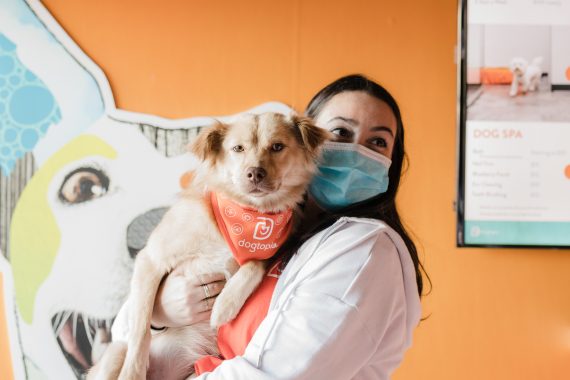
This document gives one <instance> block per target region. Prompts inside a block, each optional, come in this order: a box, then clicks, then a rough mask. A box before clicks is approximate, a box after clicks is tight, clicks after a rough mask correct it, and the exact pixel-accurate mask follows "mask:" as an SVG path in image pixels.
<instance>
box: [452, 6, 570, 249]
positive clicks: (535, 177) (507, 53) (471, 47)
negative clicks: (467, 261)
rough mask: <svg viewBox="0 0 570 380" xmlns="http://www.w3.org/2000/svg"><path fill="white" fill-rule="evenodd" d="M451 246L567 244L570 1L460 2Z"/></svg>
mask: <svg viewBox="0 0 570 380" xmlns="http://www.w3.org/2000/svg"><path fill="white" fill-rule="evenodd" d="M460 41H461V47H460V52H461V59H460V65H459V67H460V69H459V76H460V78H459V83H460V91H459V93H460V94H459V95H460V96H459V99H460V101H459V186H458V189H459V191H458V202H457V211H458V224H457V226H458V231H457V243H458V245H459V246H516V247H521V246H526V247H539V246H542V247H569V246H570V0H464V1H462V3H461V8H460Z"/></svg>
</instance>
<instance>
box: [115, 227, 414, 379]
mask: <svg viewBox="0 0 570 380" xmlns="http://www.w3.org/2000/svg"><path fill="white" fill-rule="evenodd" d="M124 309H125V308H124V307H123V310H122V311H123V312H124V311H125V310H124ZM121 314H122V313H121ZM420 314H421V308H420V299H419V296H418V289H417V285H416V274H415V270H414V266H413V263H412V260H411V258H410V255H409V253H408V250H407V248H406V246H405V244H404V242H403V240H402V239H401V238H400V236H399V235H398V234H397V233H396V232H394V231H393V230H392V229H391V228H389V227H387V226H386V225H385V224H384V223H382V222H380V221H378V220H374V219H362V218H348V217H343V218H340V219H339V220H338V221H337V222H336V223H335V224H333V225H332V226H331V227H329V228H327V229H325V230H323V231H321V232H320V233H318V234H317V235H315V236H313V237H312V238H311V239H310V240H308V241H307V242H306V243H305V244H304V245H303V246H302V247H301V248H300V249H299V251H298V253H297V254H296V255H295V256H293V258H292V259H291V261H290V262H289V264H288V265H287V267H286V268H285V270H284V271H283V273H282V274H281V277H280V278H279V281H278V282H277V285H276V288H275V291H274V293H273V297H272V299H271V304H270V306H269V311H268V314H267V316H266V318H265V319H264V321H263V322H262V323H261V325H260V326H259V328H258V329H257V331H256V332H255V334H254V336H253V338H252V340H251V342H250V343H249V345H248V346H247V348H246V351H245V354H244V355H243V356H238V357H235V358H233V359H231V360H226V361H224V362H223V363H222V364H221V365H220V366H218V367H217V368H216V369H215V370H214V371H213V372H209V373H205V374H203V375H201V376H199V377H198V378H197V379H200V380H219V379H224V380H257V379H259V380H269V379H297V380H305V379H307V380H308V379H310V380H321V379H323V380H336V379H339V380H344V379H358V380H369V379H370V380H372V379H374V380H386V379H389V378H390V375H391V373H392V372H393V371H394V370H395V369H396V368H397V366H398V365H399V364H400V362H401V360H402V358H403V355H404V352H405V351H406V350H407V349H408V347H409V346H410V345H411V342H412V333H413V330H414V329H415V327H416V326H417V325H418V323H419V320H420ZM125 322H126V321H125ZM119 324H121V323H119ZM113 329H114V331H113V332H114V333H115V330H119V326H113ZM116 332H117V333H118V331H116ZM118 335H121V334H118Z"/></svg>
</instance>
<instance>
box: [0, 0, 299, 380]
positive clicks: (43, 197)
mask: <svg viewBox="0 0 570 380" xmlns="http://www.w3.org/2000/svg"><path fill="white" fill-rule="evenodd" d="M267 111H273V112H281V113H289V112H290V111H291V109H290V108H289V107H288V106H286V105H284V104H282V103H277V102H267V103H263V104H259V105H255V104H253V105H251V108H250V109H244V110H243V112H253V113H261V112H267ZM190 116H192V115H190ZM233 117H235V115H212V117H198V116H196V117H189V118H185V119H178V120H171V119H165V118H162V117H159V116H156V115H149V114H141V113H135V112H129V111H125V110H121V109H117V108H116V107H115V101H114V97H113V93H112V91H111V87H110V85H109V82H108V80H107V78H106V76H105V74H104V73H103V71H102V70H101V69H100V68H99V67H98V66H97V65H96V64H95V63H94V62H93V61H92V60H91V59H90V58H89V57H88V56H87V55H86V54H85V53H84V52H83V51H82V50H81V48H80V47H79V46H78V45H76V44H75V42H74V41H73V40H72V39H71V38H70V37H69V36H68V35H67V34H66V32H65V31H64V30H63V29H62V28H61V26H60V25H59V24H58V22H57V21H56V20H55V19H54V18H53V17H52V16H51V15H50V13H49V12H48V11H47V10H46V8H45V7H44V6H43V5H42V4H41V3H40V2H39V1H37V0H27V1H24V0H3V1H2V2H1V4H0V364H1V366H0V378H1V379H3V380H9V379H30V380H32V379H57V380H61V379H83V378H85V374H86V372H87V370H88V369H89V368H90V367H91V366H92V365H93V364H94V363H96V362H97V360H99V358H100V357H101V355H102V353H103V351H104V349H105V348H106V346H107V345H108V344H109V342H110V340H111V339H112V336H111V333H110V328H111V325H112V323H113V320H114V318H115V316H116V315H117V313H118V311H119V308H120V307H121V305H122V303H123V302H124V300H125V298H126V296H127V293H128V290H129V282H130V277H131V272H132V267H133V261H134V258H135V256H136V253H137V252H138V251H139V250H140V249H142V248H143V247H144V245H145V243H146V238H147V237H148V235H149V234H150V231H151V230H152V228H153V227H154V226H155V225H156V224H157V223H158V221H159V220H160V218H161V216H162V214H163V212H164V211H165V209H166V208H167V207H168V206H169V205H171V204H172V202H173V201H174V199H175V196H176V194H177V193H178V192H179V191H180V190H181V179H182V178H183V177H184V174H185V173H187V172H188V171H189V170H192V168H194V167H195V165H196V160H195V159H193V158H192V157H191V156H190V155H189V154H187V153H186V146H187V144H188V142H190V141H192V139H193V138H194V137H195V136H196V135H197V133H198V132H199V130H200V129H201V128H202V127H204V126H207V125H209V124H211V123H212V122H213V120H214V118H215V119H218V120H221V121H227V120H230V119H231V118H233Z"/></svg>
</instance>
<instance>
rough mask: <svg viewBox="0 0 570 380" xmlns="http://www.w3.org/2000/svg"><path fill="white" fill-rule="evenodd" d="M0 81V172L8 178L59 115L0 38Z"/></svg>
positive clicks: (54, 104) (44, 88) (43, 89)
mask: <svg viewBox="0 0 570 380" xmlns="http://www.w3.org/2000/svg"><path fill="white" fill-rule="evenodd" d="M0 80H1V81H0V117H1V118H0V125H1V130H0V131H1V132H2V133H0V152H1V157H0V169H1V170H2V174H3V175H9V174H10V172H11V171H12V169H13V168H14V165H15V163H16V160H17V159H18V158H20V157H22V156H23V155H24V154H25V153H26V152H29V151H31V150H32V149H34V147H35V146H36V144H37V143H38V141H39V139H40V138H41V137H43V136H44V135H45V134H46V133H47V131H48V129H49V127H50V126H51V125H54V124H57V123H58V122H59V121H60V120H61V111H60V109H59V106H58V104H57V102H56V100H55V98H54V96H53V94H52V93H51V91H50V90H49V89H48V88H47V86H46V85H45V84H44V83H43V82H42V81H41V80H40V79H39V78H38V77H37V76H36V75H35V74H34V73H32V72H31V71H30V70H28V69H27V68H26V67H25V66H24V65H23V64H22V62H21V61H20V59H19V58H18V55H17V49H16V46H15V45H14V44H13V43H12V42H11V41H10V40H9V39H8V38H7V37H6V36H5V35H3V34H0Z"/></svg>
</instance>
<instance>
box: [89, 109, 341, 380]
mask: <svg viewBox="0 0 570 380" xmlns="http://www.w3.org/2000/svg"><path fill="white" fill-rule="evenodd" d="M330 138H331V136H330V135H329V132H327V131H326V130H324V129H321V128H318V127H316V126H315V125H313V124H312V122H311V121H310V120H309V119H307V118H303V117H298V116H290V117H287V116H283V115H281V114H277V113H265V114H261V115H246V116H243V117H242V118H240V119H239V120H237V121H236V122H234V123H233V124H231V125H228V124H224V123H217V124H215V125H214V126H212V127H210V128H209V129H207V130H206V131H204V132H202V133H201V134H200V135H199V136H198V138H197V140H196V141H195V143H194V144H193V145H192V147H191V150H192V152H193V153H194V154H195V155H196V156H197V157H198V158H199V159H200V160H201V162H202V165H200V167H199V169H198V171H197V173H196V176H195V178H194V180H193V183H192V186H190V187H189V188H188V189H186V190H185V191H183V192H182V193H181V196H180V199H179V200H178V201H177V202H176V203H175V204H174V205H173V207H172V208H170V210H169V211H168V212H167V213H166V214H165V215H164V218H163V219H162V221H161V222H160V223H159V225H158V226H157V227H156V229H155V230H154V231H153V233H152V234H151V236H150V238H149V240H148V242H147V245H146V247H145V248H144V249H143V250H142V251H141V252H140V253H139V254H138V256H137V258H136V261H135V268H134V272H133V278H132V282H131V293H130V295H129V298H128V301H127V302H129V311H130V318H129V319H130V321H129V338H128V345H124V344H121V343H113V345H111V347H109V349H108V350H107V353H106V354H105V355H104V357H103V359H102V360H101V363H100V364H99V365H97V366H96V367H95V368H94V369H93V371H91V372H90V373H89V376H88V378H89V379H114V378H117V375H118V378H119V379H129V380H131V379H132V380H134V379H145V378H147V368H148V366H149V363H150V366H151V372H149V374H148V375H149V377H150V378H160V379H180V378H186V377H187V376H190V375H192V373H193V364H194V362H195V361H196V360H197V359H198V358H200V357H201V356H203V355H211V354H215V353H216V343H215V330H214V329H215V328H217V327H219V326H221V325H222V324H224V323H226V322H228V321H230V320H232V319H233V318H234V317H235V316H236V315H237V313H238V312H239V310H240V308H241V307H242V306H243V304H244V302H245V301H246V300H247V298H248V297H249V296H250V294H251V293H252V292H253V291H254V290H255V288H256V287H257V285H258V284H259V283H260V282H261V280H262V278H263V275H264V273H265V270H266V265H265V263H266V261H264V260H262V258H268V257H266V256H261V258H260V257H258V256H254V258H253V259H251V260H243V258H241V257H239V255H238V256H236V253H235V252H234V255H232V254H231V253H230V251H234V248H235V247H234V248H232V249H228V241H227V235H231V234H235V235H241V234H242V232H243V228H241V227H240V226H241V224H240V223H241V222H242V221H243V222H247V220H246V215H249V219H250V221H254V222H256V221H257V224H256V225H255V231H254V236H253V240H254V241H255V240H256V239H257V240H258V242H257V243H255V242H248V241H246V242H245V243H243V242H244V241H245V239H242V240H239V243H237V245H240V246H243V245H245V246H246V247H248V248H251V247H253V244H257V245H256V247H257V248H258V249H265V247H267V246H271V243H269V241H268V240H266V238H267V237H268V235H269V234H271V231H272V230H273V229H274V228H275V229H277V228H280V230H279V232H278V233H277V237H279V235H280V234H282V233H287V231H290V230H291V229H292V228H293V227H292V226H293V225H294V224H295V222H296V218H297V215H298V211H297V210H296V208H297V205H298V204H299V203H300V202H301V201H302V199H303V195H304V193H305V190H306V187H307V186H308V184H309V182H310V180H311V178H312V175H313V174H314V172H315V171H316V157H317V156H318V154H319V150H320V147H321V145H322V144H323V143H324V142H325V141H326V140H328V139H330ZM220 199H222V200H223V199H228V200H229V201H230V203H229V205H230V206H227V204H226V206H224V207H223V209H222V207H219V210H218V209H217V208H216V207H217V205H218V204H219V202H220ZM234 205H242V206H243V207H244V208H245V210H250V212H251V213H255V212H258V213H262V214H263V215H267V216H269V215H276V214H277V215H279V217H278V218H277V219H276V221H273V220H269V219H268V218H266V217H259V216H258V217H257V218H255V217H252V216H251V215H250V213H244V214H242V217H241V219H240V218H237V217H238V216H239V215H237V216H236V212H235V211H233V209H232V207H234ZM291 210H294V211H292V212H291ZM287 212H289V214H287ZM219 214H225V215H226V216H227V217H229V218H232V217H233V218H234V219H232V221H231V222H230V224H231V226H230V224H228V226H229V228H228V229H224V227H223V224H222V225H221V224H220V223H221V222H220V218H219V217H218V215H219ZM287 215H290V216H287ZM281 216H284V218H281ZM236 218H237V219H236ZM280 218H281V219H280ZM253 219H255V220H253ZM236 220H237V221H239V223H234V222H235V221H236ZM258 220H261V221H258ZM268 220H269V222H268ZM224 236H226V239H224ZM281 241H283V239H281ZM260 242H261V243H260ZM242 243H243V244H242ZM230 244H231V243H230ZM247 251H248V252H254V251H255V250H252V249H248V250H247ZM238 263H240V264H241V265H238ZM179 265H183V266H184V272H185V273H186V274H187V275H194V276H196V275H200V274H202V273H210V272H225V273H229V274H230V275H231V277H230V278H229V280H228V282H227V284H226V286H225V288H224V289H223V290H222V292H221V293H220V295H219V296H218V298H217V299H216V301H215V303H214V306H213V309H212V314H211V319H210V323H209V325H208V322H203V323H198V324H195V325H192V326H188V327H183V328H171V329H168V330H167V331H166V332H164V333H161V334H159V335H157V336H155V337H153V338H152V339H151V333H150V318H151V314H152V307H153V304H154V299H155V296H156V292H157V289H158V286H159V284H160V281H161V280H162V278H163V277H164V276H165V275H166V274H168V273H169V272H170V271H171V270H172V269H173V268H175V267H177V266H179ZM151 346H160V347H161V348H162V349H163V350H157V349H156V348H154V347H151ZM125 351H126V352H125ZM161 351H162V352H161ZM156 355H158V356H159V357H158V358H157V357H156ZM151 356H153V357H151ZM155 374H156V375H155ZM155 376H157V377H155Z"/></svg>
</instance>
